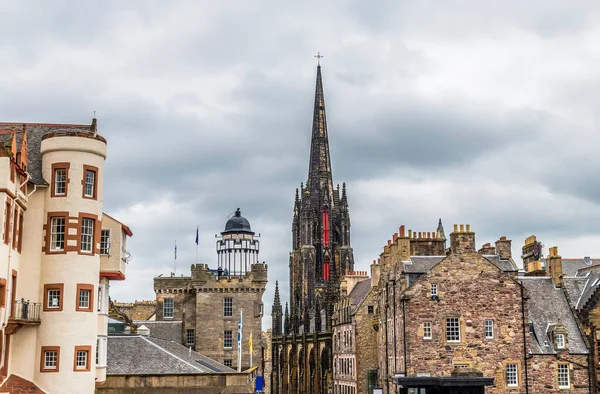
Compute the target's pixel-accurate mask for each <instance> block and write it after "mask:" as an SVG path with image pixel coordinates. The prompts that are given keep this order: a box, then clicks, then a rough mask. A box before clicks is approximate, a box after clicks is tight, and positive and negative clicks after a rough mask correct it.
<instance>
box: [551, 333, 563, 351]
mask: <svg viewBox="0 0 600 394" xmlns="http://www.w3.org/2000/svg"><path fill="white" fill-rule="evenodd" d="M554 338H555V340H556V348H557V349H564V348H566V346H565V334H554Z"/></svg>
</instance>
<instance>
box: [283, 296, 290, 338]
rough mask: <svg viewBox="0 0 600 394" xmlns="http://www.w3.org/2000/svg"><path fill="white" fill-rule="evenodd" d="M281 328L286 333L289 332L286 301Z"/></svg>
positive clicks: (288, 314) (288, 315)
mask: <svg viewBox="0 0 600 394" xmlns="http://www.w3.org/2000/svg"><path fill="white" fill-rule="evenodd" d="M283 328H284V330H285V333H286V334H290V313H289V311H288V303H287V302H286V303H285V314H284V319H283Z"/></svg>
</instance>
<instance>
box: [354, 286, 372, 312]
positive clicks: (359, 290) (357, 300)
mask: <svg viewBox="0 0 600 394" xmlns="http://www.w3.org/2000/svg"><path fill="white" fill-rule="evenodd" d="M370 291H371V279H366V280H362V281H360V282H358V283H357V284H356V285H354V288H352V291H351V292H350V294H349V295H348V296H349V297H350V302H351V304H352V311H353V312H354V311H355V310H356V309H357V308H358V306H359V305H360V304H361V302H363V300H364V299H365V298H366V297H367V295H369V292H370Z"/></svg>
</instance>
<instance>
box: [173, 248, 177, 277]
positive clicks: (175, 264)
mask: <svg viewBox="0 0 600 394" xmlns="http://www.w3.org/2000/svg"><path fill="white" fill-rule="evenodd" d="M176 273H177V241H175V259H173V276H177V275H176Z"/></svg>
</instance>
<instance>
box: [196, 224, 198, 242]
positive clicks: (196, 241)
mask: <svg viewBox="0 0 600 394" xmlns="http://www.w3.org/2000/svg"><path fill="white" fill-rule="evenodd" d="M196 245H198V227H196Z"/></svg>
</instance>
